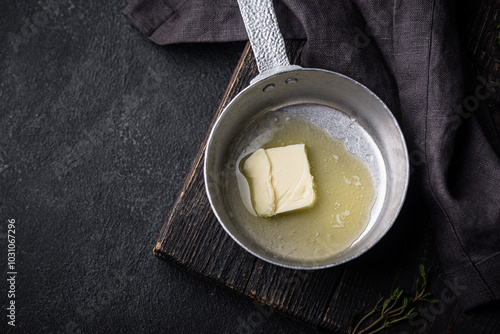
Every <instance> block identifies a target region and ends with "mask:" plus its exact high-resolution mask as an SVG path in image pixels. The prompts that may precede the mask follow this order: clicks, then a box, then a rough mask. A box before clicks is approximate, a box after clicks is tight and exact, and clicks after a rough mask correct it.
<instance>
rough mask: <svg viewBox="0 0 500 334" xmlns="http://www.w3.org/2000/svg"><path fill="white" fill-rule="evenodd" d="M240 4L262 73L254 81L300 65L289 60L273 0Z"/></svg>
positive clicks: (243, 1)
mask: <svg viewBox="0 0 500 334" xmlns="http://www.w3.org/2000/svg"><path fill="white" fill-rule="evenodd" d="M238 5H239V7H240V12H241V16H242V17H243V22H244V23H245V28H246V30H247V34H248V38H249V40H250V44H251V45H252V49H253V53H254V55H255V59H256V61H257V67H258V69H259V73H260V74H259V76H257V77H256V78H255V79H254V80H252V82H255V81H260V80H262V79H264V78H266V77H268V76H270V75H272V74H275V73H279V72H284V71H288V70H291V69H294V68H300V67H299V66H294V65H290V61H289V60H288V56H287V54H286V49H285V41H284V40H283V36H282V35H281V32H280V30H279V27H278V20H277V19H276V14H275V12H274V6H273V0H238Z"/></svg>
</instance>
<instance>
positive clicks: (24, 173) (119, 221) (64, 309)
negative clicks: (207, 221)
mask: <svg viewBox="0 0 500 334" xmlns="http://www.w3.org/2000/svg"><path fill="white" fill-rule="evenodd" d="M126 3H127V0H111V1H96V0H90V1H75V0H23V1H6V0H2V1H1V2H0V4H1V6H0V8H1V9H0V180H1V182H0V194H1V195H0V234H1V238H0V258H1V261H2V262H1V268H3V269H2V274H1V275H0V277H2V283H1V285H0V287H1V289H0V295H1V297H0V298H1V301H2V302H1V308H2V310H3V311H0V323H1V325H0V326H1V327H0V332H2V333H3V332H6V331H5V329H7V330H8V332H19V333H152V332H156V333H234V332H237V331H238V329H243V328H242V327H240V321H239V319H246V320H247V321H248V320H250V322H249V323H250V324H253V325H254V327H255V328H254V332H255V333H313V332H315V330H313V329H311V328H309V327H306V326H305V325H303V324H300V323H297V322H294V321H293V320H292V319H289V318H287V317H285V316H283V315H281V314H278V313H277V312H273V313H272V314H270V315H269V312H270V311H269V310H268V309H259V308H258V307H257V306H256V304H254V303H253V301H251V300H250V299H248V298H245V297H242V296H240V295H237V294H236V293H234V292H232V291H230V290H229V289H226V288H224V287H221V286H216V285H214V284H212V283H211V282H208V281H205V280H202V279H200V278H198V277H195V276H192V275H191V274H188V273H186V272H185V271H184V270H182V269H179V268H177V267H173V266H171V265H168V264H166V263H164V262H162V261H160V260H158V259H156V258H155V257H154V256H153V253H152V249H153V246H154V244H155V241H156V238H157V236H158V235H159V231H160V229H161V227H162V225H163V223H164V221H165V220H166V218H167V215H168V213H169V210H170V208H171V206H172V204H173V201H174V199H175V197H176V194H177V192H178V190H179V188H180V187H181V184H182V182H183V179H184V176H185V174H186V172H187V171H188V169H189V166H190V163H191V160H192V158H193V157H194V155H195V153H196V151H197V149H198V146H199V144H200V143H201V142H202V140H203V137H204V135H205V132H206V130H207V127H208V124H209V121H210V119H211V118H212V115H213V112H214V111H215V108H216V107H217V105H218V103H219V101H220V99H221V97H222V94H223V92H224V90H225V88H226V85H227V83H228V81H229V78H230V76H231V73H232V71H233V69H234V67H235V65H236V63H237V61H238V58H239V55H240V53H241V51H242V49H243V46H244V44H243V43H233V44H217V45H177V46H169V47H160V46H157V45H154V44H153V43H151V42H149V41H148V40H147V39H145V38H144V37H143V36H142V35H140V33H139V32H138V31H137V30H136V29H134V28H133V27H132V26H131V25H130V24H129V23H128V22H127V21H126V19H125V18H124V17H123V16H122V15H121V14H120V10H121V9H122V8H123V7H124V6H125V5H126ZM8 219H15V221H16V223H15V224H16V235H15V236H16V271H17V272H18V276H17V281H16V298H15V302H16V304H15V305H16V327H15V328H12V327H10V326H7V320H8V319H7V318H6V314H7V311H6V310H5V307H6V306H7V302H8V298H7V289H8V286H7V282H6V269H4V268H6V262H7V238H6V236H7V220H8Z"/></svg>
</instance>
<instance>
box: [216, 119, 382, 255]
mask: <svg viewBox="0 0 500 334" xmlns="http://www.w3.org/2000/svg"><path fill="white" fill-rule="evenodd" d="M281 118H283V119H281ZM275 122H276V123H278V124H283V126H277V127H274V129H273V133H272V135H271V136H267V138H266V141H265V142H264V143H263V144H262V145H261V147H262V148H264V149H268V148H273V147H281V146H286V145H293V144H301V143H303V144H305V145H306V147H307V155H308V160H309V164H310V168H311V174H312V175H313V177H314V190H315V193H316V202H315V203H314V205H313V206H312V207H310V208H306V209H302V210H298V211H294V212H289V213H282V214H279V215H276V216H273V217H270V218H263V217H257V216H255V212H251V211H253V210H252V209H251V208H249V207H248V187H246V186H245V185H244V184H242V181H241V178H240V179H238V177H237V175H241V173H240V171H241V168H242V166H241V165H242V161H244V159H243V158H241V157H240V159H239V162H240V163H239V164H236V165H234V164H232V166H234V167H233V169H232V170H228V173H226V175H228V196H227V202H228V205H229V207H230V211H231V212H232V214H233V215H234V216H235V218H236V220H237V221H238V222H239V224H240V226H241V228H242V229H243V230H245V231H246V233H247V234H248V235H249V236H250V237H251V239H253V240H254V242H256V243H257V244H259V245H260V246H261V247H263V248H264V249H267V250H269V251H271V252H272V253H273V254H274V256H276V257H286V258H289V259H294V260H299V261H315V260H321V259H325V258H329V257H332V256H335V255H337V254H340V253H342V252H343V251H345V250H346V249H348V248H349V246H350V245H352V243H353V242H354V241H355V240H356V239H357V238H358V237H359V236H360V235H361V233H362V232H363V231H364V230H365V228H366V226H367V224H368V222H369V219H370V211H371V208H372V206H373V204H374V202H375V196H376V188H375V181H374V179H373V176H372V174H371V171H370V169H369V168H368V166H367V165H366V164H365V163H364V162H363V161H362V160H361V159H360V158H358V157H357V156H355V155H353V154H352V153H350V152H349V151H348V150H347V149H346V146H345V142H344V141H342V140H339V139H336V138H334V137H332V136H331V135H330V134H329V133H328V132H326V131H325V130H324V129H322V128H320V127H319V126H317V125H315V124H313V123H310V122H308V121H306V120H303V119H301V118H296V117H290V116H286V117H285V116H284V115H282V116H280V119H275ZM236 168H239V170H236Z"/></svg>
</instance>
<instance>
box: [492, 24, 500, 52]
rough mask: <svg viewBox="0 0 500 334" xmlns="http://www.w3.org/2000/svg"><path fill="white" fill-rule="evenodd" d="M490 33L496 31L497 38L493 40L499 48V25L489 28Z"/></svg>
mask: <svg viewBox="0 0 500 334" xmlns="http://www.w3.org/2000/svg"><path fill="white" fill-rule="evenodd" d="M490 31H498V33H497V37H496V38H495V42H496V43H497V47H498V48H500V24H495V25H494V26H493V27H491V28H490Z"/></svg>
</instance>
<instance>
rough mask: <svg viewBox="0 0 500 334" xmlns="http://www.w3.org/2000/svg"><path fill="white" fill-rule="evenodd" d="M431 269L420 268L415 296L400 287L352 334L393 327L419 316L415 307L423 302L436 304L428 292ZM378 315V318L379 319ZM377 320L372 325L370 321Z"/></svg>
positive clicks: (371, 333) (357, 325)
mask: <svg viewBox="0 0 500 334" xmlns="http://www.w3.org/2000/svg"><path fill="white" fill-rule="evenodd" d="M429 271H430V268H428V269H426V268H425V266H424V265H422V264H421V265H420V266H419V274H420V277H419V278H417V281H416V283H415V294H414V295H408V293H407V292H405V291H404V290H403V289H401V288H400V287H398V288H396V290H394V292H393V293H392V294H391V296H390V297H389V298H386V299H384V298H381V299H380V300H379V301H378V302H377V304H376V305H375V307H374V308H373V310H371V311H370V312H369V313H368V314H366V315H365V316H364V317H363V318H362V319H361V320H360V321H359V322H358V323H357V324H356V326H355V327H354V329H353V330H352V331H350V332H349V333H350V334H373V333H378V332H380V331H381V330H383V329H385V328H388V327H391V326H392V325H394V324H397V323H399V322H401V321H403V320H407V319H409V318H411V317H414V316H416V315H417V314H418V312H417V311H415V305H416V304H417V303H421V302H428V303H435V302H437V300H431V299H429V297H430V295H431V294H430V293H429V292H427V277H428V275H429ZM377 315H378V317H377ZM372 318H375V319H374V320H372V322H371V323H369V324H366V325H364V326H366V327H364V328H363V326H362V325H363V324H364V323H365V322H368V320H369V319H372Z"/></svg>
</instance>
